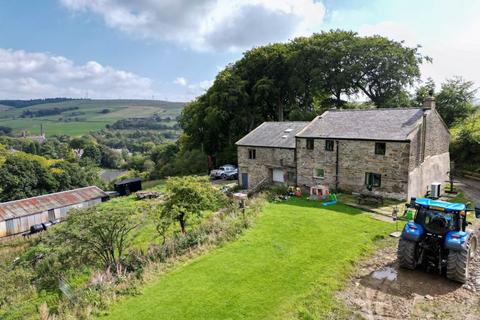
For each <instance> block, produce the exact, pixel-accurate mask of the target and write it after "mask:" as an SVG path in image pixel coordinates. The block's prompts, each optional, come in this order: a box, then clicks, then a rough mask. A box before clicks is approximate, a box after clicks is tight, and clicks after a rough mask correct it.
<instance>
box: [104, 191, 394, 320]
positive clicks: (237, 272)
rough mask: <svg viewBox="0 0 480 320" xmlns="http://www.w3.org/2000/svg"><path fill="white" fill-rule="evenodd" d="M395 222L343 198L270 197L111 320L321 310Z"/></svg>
mask: <svg viewBox="0 0 480 320" xmlns="http://www.w3.org/2000/svg"><path fill="white" fill-rule="evenodd" d="M392 228H393V227H392V226H391V225H390V224H388V223H384V222H380V221H377V220H373V219H371V218H370V217H368V216H367V215H364V214H362V213H361V211H359V210H356V209H352V208H349V207H346V206H343V205H340V204H339V205H334V206H331V207H321V206H320V204H319V203H318V202H312V201H308V200H304V199H293V200H290V201H287V202H282V203H271V204H269V205H268V206H267V207H266V209H265V210H264V212H263V213H262V215H261V216H260V217H259V218H258V220H257V223H256V226H255V227H254V228H252V229H251V230H249V231H248V232H247V233H246V234H245V235H244V236H242V237H241V238H240V239H239V240H238V241H235V242H233V243H230V244H227V245H225V246H224V247H222V248H219V249H217V250H214V251H212V252H211V253H209V254H207V255H204V256H202V257H199V258H197V259H194V260H193V261H191V262H190V263H188V264H186V265H183V266H181V267H178V268H177V269H175V270H173V271H172V272H170V273H168V274H166V275H164V276H162V277H160V278H159V279H158V280H156V281H154V282H151V283H149V284H148V285H146V286H145V287H144V290H143V294H141V295H138V296H135V297H130V298H127V299H125V300H124V301H122V302H121V303H118V304H116V305H114V306H113V307H112V308H111V309H110V311H109V314H108V315H106V316H105V319H130V318H133V317H134V318H135V319H193V318H195V319H265V318H286V317H292V316H293V317H296V316H302V317H304V316H313V317H321V316H322V315H325V314H327V313H328V312H330V311H331V309H332V307H333V305H334V300H333V293H334V291H335V290H337V289H338V288H339V287H340V286H341V285H342V283H343V282H344V279H345V277H346V275H347V274H348V272H349V271H350V270H351V269H352V264H353V263H354V262H355V261H356V260H358V259H359V257H360V256H361V255H362V253H364V252H365V251H366V250H368V249H369V248H370V247H371V246H372V243H373V241H374V240H375V239H377V238H378V237H381V236H384V235H386V234H387V233H388V232H389V231H391V230H392ZM312 296H314V297H315V299H314V300H315V302H314V303H310V304H309V305H305V304H304V303H303V302H304V301H305V299H306V298H307V297H308V300H310V299H312Z"/></svg>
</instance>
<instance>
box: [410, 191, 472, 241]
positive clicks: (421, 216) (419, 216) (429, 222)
mask: <svg viewBox="0 0 480 320" xmlns="http://www.w3.org/2000/svg"><path fill="white" fill-rule="evenodd" d="M414 207H415V208H416V213H415V218H414V222H415V223H417V224H419V225H421V226H423V227H424V228H425V231H427V232H430V233H434V234H438V235H445V234H447V233H448V232H449V231H465V229H466V227H467V206H466V205H465V204H463V203H450V202H445V201H439V200H431V199H427V198H420V199H416V200H415V203H414Z"/></svg>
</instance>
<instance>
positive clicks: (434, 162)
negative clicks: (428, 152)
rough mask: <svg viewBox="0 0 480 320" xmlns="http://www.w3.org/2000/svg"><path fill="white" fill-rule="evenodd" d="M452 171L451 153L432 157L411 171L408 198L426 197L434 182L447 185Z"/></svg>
mask: <svg viewBox="0 0 480 320" xmlns="http://www.w3.org/2000/svg"><path fill="white" fill-rule="evenodd" d="M449 170H450V153H448V152H445V153H442V154H439V155H435V156H430V157H428V158H426V159H425V161H424V162H423V163H422V164H420V165H419V166H418V167H416V168H415V169H413V170H412V171H410V173H409V178H408V197H409V198H410V197H417V198H418V197H424V196H425V194H426V193H427V191H428V190H430V186H431V184H432V183H433V182H440V183H442V184H443V185H445V181H447V180H448V174H447V172H448V171H449Z"/></svg>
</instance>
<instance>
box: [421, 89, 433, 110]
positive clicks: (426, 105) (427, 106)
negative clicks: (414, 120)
mask: <svg viewBox="0 0 480 320" xmlns="http://www.w3.org/2000/svg"><path fill="white" fill-rule="evenodd" d="M434 109H435V98H434V97H433V90H430V91H428V97H426V98H425V100H424V101H423V110H434Z"/></svg>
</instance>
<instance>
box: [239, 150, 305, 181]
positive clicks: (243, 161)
mask: <svg viewBox="0 0 480 320" xmlns="http://www.w3.org/2000/svg"><path fill="white" fill-rule="evenodd" d="M249 149H255V153H256V158H255V159H249V158H248V150H249ZM237 152H238V170H239V171H238V183H239V184H240V186H241V185H242V173H247V174H248V187H249V189H251V188H254V187H255V186H257V185H258V184H259V183H260V182H262V181H263V180H264V179H267V180H268V181H269V182H272V170H273V169H274V168H277V169H282V170H283V171H284V176H285V181H286V182H287V183H289V184H292V185H293V184H295V181H296V176H295V171H296V170H295V150H294V149H285V148H265V147H245V146H238V148H237ZM288 180H289V181H288Z"/></svg>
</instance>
